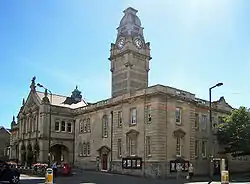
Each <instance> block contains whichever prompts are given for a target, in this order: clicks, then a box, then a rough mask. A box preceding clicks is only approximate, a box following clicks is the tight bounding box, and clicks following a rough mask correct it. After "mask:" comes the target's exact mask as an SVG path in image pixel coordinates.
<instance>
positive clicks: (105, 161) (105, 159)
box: [102, 154, 108, 171]
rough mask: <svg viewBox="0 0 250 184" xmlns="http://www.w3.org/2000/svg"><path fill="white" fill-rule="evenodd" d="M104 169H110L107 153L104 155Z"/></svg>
mask: <svg viewBox="0 0 250 184" xmlns="http://www.w3.org/2000/svg"><path fill="white" fill-rule="evenodd" d="M102 170H104V171H107V170H108V155H107V154H103V155H102Z"/></svg>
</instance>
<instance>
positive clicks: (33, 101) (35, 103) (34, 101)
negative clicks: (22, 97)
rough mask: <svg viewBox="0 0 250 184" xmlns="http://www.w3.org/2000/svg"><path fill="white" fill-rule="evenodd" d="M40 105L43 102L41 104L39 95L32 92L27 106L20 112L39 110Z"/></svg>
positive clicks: (26, 103)
mask: <svg viewBox="0 0 250 184" xmlns="http://www.w3.org/2000/svg"><path fill="white" fill-rule="evenodd" d="M40 104H41V102H40V100H39V97H38V96H37V94H36V93H34V92H30V93H29V96H28V98H27V100H26V102H25V104H24V105H23V107H22V108H21V110H20V112H22V113H27V112H29V111H31V110H33V109H35V108H39V106H40Z"/></svg>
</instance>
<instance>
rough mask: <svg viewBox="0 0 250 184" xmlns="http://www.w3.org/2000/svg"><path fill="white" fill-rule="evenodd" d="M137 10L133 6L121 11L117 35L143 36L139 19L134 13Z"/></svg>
mask: <svg viewBox="0 0 250 184" xmlns="http://www.w3.org/2000/svg"><path fill="white" fill-rule="evenodd" d="M137 12H138V11H137V10H136V9H134V8H131V7H129V8H127V9H126V10H124V11H123V13H124V16H123V17H122V19H121V21H120V24H119V27H118V28H117V30H118V36H120V35H122V36H141V37H143V28H142V27H141V20H140V19H139V17H138V16H137V15H136V13H137Z"/></svg>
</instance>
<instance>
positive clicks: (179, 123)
mask: <svg viewBox="0 0 250 184" xmlns="http://www.w3.org/2000/svg"><path fill="white" fill-rule="evenodd" d="M175 124H176V125H177V126H182V125H183V124H182V123H181V122H175Z"/></svg>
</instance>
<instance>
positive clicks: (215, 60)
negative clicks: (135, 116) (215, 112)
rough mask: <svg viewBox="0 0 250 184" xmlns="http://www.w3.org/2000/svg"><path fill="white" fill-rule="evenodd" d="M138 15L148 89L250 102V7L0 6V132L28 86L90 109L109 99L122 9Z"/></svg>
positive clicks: (244, 2) (139, 0)
mask: <svg viewBox="0 0 250 184" xmlns="http://www.w3.org/2000/svg"><path fill="white" fill-rule="evenodd" d="M130 6H131V7H133V8H135V9H137V10H138V16H139V18H140V20H141V22H142V26H143V27H144V37H145V39H146V41H149V42H150V44H151V55H152V60H151V61H150V68H151V69H150V74H149V85H155V84H162V85H167V86H171V87H175V88H179V89H182V90H186V91H190V92H192V93H194V94H196V97H198V98H202V99H206V100H208V88H209V87H211V86H213V85H214V84H216V83H218V82H223V83H224V85H223V86H221V87H219V88H216V89H214V90H213V93H212V99H213V100H217V99H219V98H220V97H221V96H224V97H225V99H226V101H227V102H228V103H229V104H230V105H232V106H233V107H235V108H238V107H239V106H246V107H249V106H250V105H249V103H250V83H249V82H248V81H249V73H248V72H249V69H250V15H249V14H250V1H249V0H219V1H218V0H154V1H149V0H119V1H117V0H107V1H103V0H92V1H87V0H72V1H69V0H53V1H51V0H36V1H34V0H22V1H16V0H1V1H0V64H1V65H0V67H1V72H0V85H1V90H0V97H1V110H0V126H6V127H10V122H11V121H12V117H13V115H14V116H16V115H17V114H18V112H19V110H20V107H21V104H22V99H23V98H27V96H28V94H29V90H30V88H29V86H30V81H31V79H32V77H33V76H36V81H37V82H39V83H41V84H43V85H44V86H46V87H47V88H48V89H50V90H51V91H52V92H53V93H56V94H62V95H66V96H69V95H71V92H72V91H73V89H74V88H75V86H76V85H78V89H79V90H80V91H82V95H83V98H84V99H85V100H87V101H89V102H96V101H99V100H103V99H107V98H110V96H111V72H110V61H109V60H108V57H109V54H110V45H111V43H113V42H114V41H115V39H116V36H117V30H116V28H117V27H118V25H119V22H120V20H121V18H122V16H123V12H122V11H123V10H124V9H126V8H127V7H130Z"/></svg>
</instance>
